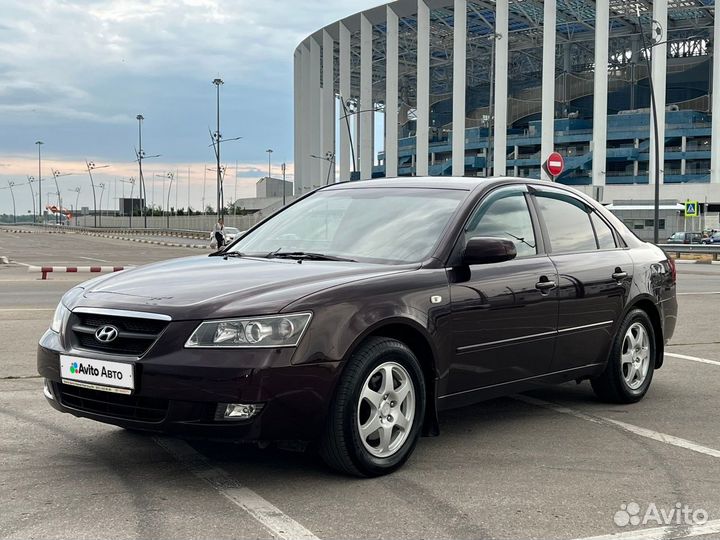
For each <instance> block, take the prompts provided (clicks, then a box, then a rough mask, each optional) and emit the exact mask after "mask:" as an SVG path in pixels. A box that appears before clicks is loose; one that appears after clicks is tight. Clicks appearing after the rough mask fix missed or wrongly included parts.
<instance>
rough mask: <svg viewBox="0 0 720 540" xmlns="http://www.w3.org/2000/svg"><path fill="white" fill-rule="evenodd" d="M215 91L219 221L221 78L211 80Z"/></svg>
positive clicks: (221, 208)
mask: <svg viewBox="0 0 720 540" xmlns="http://www.w3.org/2000/svg"><path fill="white" fill-rule="evenodd" d="M212 83H213V84H214V85H215V88H216V90H217V97H216V99H215V105H216V112H217V130H216V131H215V138H214V142H215V160H216V162H217V170H216V172H217V219H220V218H221V217H222V215H223V211H224V210H225V208H224V204H225V201H224V200H223V192H222V171H221V170H220V139H221V138H222V135H221V134H220V85H222V84H225V83H224V82H223V80H222V79H221V78H219V77H218V78H217V79H213V82H212Z"/></svg>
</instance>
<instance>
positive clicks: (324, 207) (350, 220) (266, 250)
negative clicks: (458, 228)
mask: <svg viewBox="0 0 720 540" xmlns="http://www.w3.org/2000/svg"><path fill="white" fill-rule="evenodd" d="M466 196H467V192H466V191H461V190H453V189H421V188H361V189H353V188H350V189H332V190H322V191H319V192H317V193H315V194H313V195H311V196H309V197H307V198H306V199H303V200H301V201H299V202H297V203H296V204H294V205H292V206H290V207H288V208H287V209H286V210H284V211H283V212H281V213H279V214H278V215H276V216H275V217H273V218H271V219H270V220H268V221H266V222H265V223H263V224H262V225H260V226H259V227H258V228H257V229H255V230H254V231H252V232H250V233H248V234H247V235H246V236H245V237H244V238H243V239H242V240H240V241H239V242H238V243H236V244H234V245H233V246H232V248H231V249H230V250H229V251H230V252H233V251H234V252H240V253H243V254H245V255H261V256H273V255H274V254H282V253H285V254H295V255H298V256H300V254H314V255H317V254H322V255H326V256H329V257H340V258H344V259H352V260H356V261H364V262H375V263H384V264H399V263H410V262H419V261H421V260H423V259H424V258H425V257H427V256H428V255H429V254H430V252H431V251H432V249H433V247H434V246H435V244H436V243H437V242H438V240H439V239H440V235H441V234H442V232H443V230H444V229H445V227H446V226H447V224H448V222H449V220H450V217H451V216H452V214H453V212H455V210H456V209H457V207H458V205H459V204H460V201H462V200H463V199H464V198H465V197H466Z"/></svg>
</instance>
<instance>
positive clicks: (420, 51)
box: [415, 0, 430, 176]
mask: <svg viewBox="0 0 720 540" xmlns="http://www.w3.org/2000/svg"><path fill="white" fill-rule="evenodd" d="M417 6H418V9H417V92H416V96H417V103H416V106H415V107H416V109H415V115H416V118H417V120H416V122H415V141H416V144H415V149H416V150H415V151H416V154H417V160H416V161H415V174H416V175H417V176H427V175H428V172H429V171H428V154H429V151H430V150H429V148H430V146H429V132H430V8H429V7H428V5H427V3H426V2H425V0H418V4H417Z"/></svg>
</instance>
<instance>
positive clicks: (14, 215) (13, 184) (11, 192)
mask: <svg viewBox="0 0 720 540" xmlns="http://www.w3.org/2000/svg"><path fill="white" fill-rule="evenodd" d="M8 186H9V187H10V196H11V197H12V203H13V223H15V224H16V225H17V211H16V210H15V194H14V193H13V186H15V182H13V181H12V180H8Z"/></svg>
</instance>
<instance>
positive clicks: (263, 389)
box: [37, 331, 339, 441]
mask: <svg viewBox="0 0 720 540" xmlns="http://www.w3.org/2000/svg"><path fill="white" fill-rule="evenodd" d="M170 339H171V338H170V337H169V336H168V333H166V334H165V335H164V336H163V338H161V340H160V341H158V343H156V344H155V346H154V347H153V348H152V349H151V350H150V351H149V352H148V354H146V355H145V356H144V357H142V358H140V359H135V358H133V359H130V358H128V357H120V356H114V357H113V356H108V355H105V354H100V353H95V352H91V351H79V350H70V351H65V350H64V348H63V345H62V343H61V342H60V338H59V336H58V335H57V334H55V333H53V332H50V331H48V332H46V333H45V335H43V337H42V338H41V340H40V343H39V345H38V351H37V367H38V372H39V373H40V375H42V376H43V377H45V379H46V380H47V381H48V387H49V390H50V391H51V393H52V395H53V397H52V398H48V401H49V402H50V404H51V405H52V406H53V407H54V408H55V409H57V410H59V411H62V412H66V413H70V414H73V415H75V416H79V417H83V418H90V419H92V420H97V421H99V422H104V423H107V424H114V425H117V426H121V427H125V428H129V429H137V430H146V431H154V432H163V433H171V434H176V435H183V436H189V437H202V438H217V439H231V440H247V441H251V440H312V439H315V438H317V437H318V436H319V435H320V433H321V430H322V427H323V425H324V423H325V416H326V414H327V410H328V406H329V403H330V400H331V399H332V393H333V389H334V386H335V381H336V379H337V375H338V371H339V370H338V363H337V362H322V363H309V364H293V363H291V359H292V356H293V353H294V349H290V348H277V349H225V350H222V349H220V350H213V349H184V348H182V343H180V344H179V346H178V343H172V342H169V343H163V342H164V341H170ZM162 350H168V351H172V352H171V353H166V354H163V353H159V352H158V351H162ZM60 354H71V355H73V356H79V357H87V358H94V359H100V360H112V361H116V362H133V363H134V364H135V390H134V391H133V393H132V395H131V396H123V395H117V394H110V393H107V392H102V391H97V390H86V389H80V388H78V387H74V386H69V385H66V384H63V383H62V381H61V378H60ZM221 403H261V404H263V408H262V410H261V411H260V412H259V413H258V415H256V416H255V417H253V418H251V419H249V420H226V419H217V418H218V415H217V411H218V404H221ZM221 417H222V415H220V418H221Z"/></svg>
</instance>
